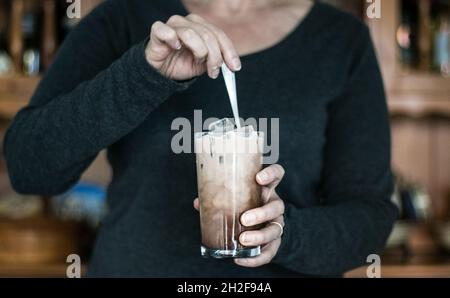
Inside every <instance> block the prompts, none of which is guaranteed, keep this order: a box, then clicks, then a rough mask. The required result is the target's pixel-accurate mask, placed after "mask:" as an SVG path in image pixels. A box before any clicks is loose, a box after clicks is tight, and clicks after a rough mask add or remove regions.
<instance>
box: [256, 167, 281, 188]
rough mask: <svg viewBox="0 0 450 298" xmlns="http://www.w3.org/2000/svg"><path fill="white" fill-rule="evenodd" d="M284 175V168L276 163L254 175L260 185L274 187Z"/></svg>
mask: <svg viewBox="0 0 450 298" xmlns="http://www.w3.org/2000/svg"><path fill="white" fill-rule="evenodd" d="M283 177H284V168H283V167H282V166H280V165H278V164H275V165H271V166H269V167H267V168H265V169H264V170H262V171H261V172H259V173H258V174H257V175H256V181H257V182H258V183H259V184H260V185H262V186H269V187H271V188H275V187H277V186H278V184H279V183H280V181H281V179H283Z"/></svg>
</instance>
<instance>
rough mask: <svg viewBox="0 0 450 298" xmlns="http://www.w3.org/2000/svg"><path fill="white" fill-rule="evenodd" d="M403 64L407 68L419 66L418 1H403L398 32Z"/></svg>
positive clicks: (397, 36) (397, 37)
mask: <svg viewBox="0 0 450 298" xmlns="http://www.w3.org/2000/svg"><path fill="white" fill-rule="evenodd" d="M396 39H397V44H398V46H399V48H400V60H401V63H402V64H403V65H404V66H405V67H407V68H416V67H417V64H418V58H419V53H418V52H419V51H418V5H417V1H411V0H402V1H401V24H400V26H399V27H398V29H397V32H396Z"/></svg>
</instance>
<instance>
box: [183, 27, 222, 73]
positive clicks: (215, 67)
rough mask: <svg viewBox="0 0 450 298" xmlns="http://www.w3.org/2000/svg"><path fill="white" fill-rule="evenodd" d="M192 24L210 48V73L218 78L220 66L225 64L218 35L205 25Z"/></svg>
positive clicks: (207, 65) (208, 67) (207, 62)
mask: <svg viewBox="0 0 450 298" xmlns="http://www.w3.org/2000/svg"><path fill="white" fill-rule="evenodd" d="M191 26H192V27H193V28H194V30H196V31H197V32H198V33H199V34H200V36H201V38H202V39H203V42H204V43H205V44H206V47H207V48H208V57H207V60H206V67H207V69H208V75H209V76H210V77H211V78H212V79H217V78H218V77H219V75H220V67H221V66H222V64H223V57H222V52H221V51H220V46H219V42H218V41H217V37H216V36H215V35H214V33H213V32H211V31H210V30H209V29H208V28H207V27H205V26H202V25H199V24H196V23H192V24H191Z"/></svg>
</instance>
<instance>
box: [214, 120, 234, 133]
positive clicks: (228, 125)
mask: <svg viewBox="0 0 450 298" xmlns="http://www.w3.org/2000/svg"><path fill="white" fill-rule="evenodd" d="M208 129H209V131H210V132H215V133H227V132H230V131H233V130H234V129H235V127H234V123H233V121H231V120H230V119H228V118H224V119H221V120H219V121H216V122H213V123H211V124H210V125H209V127H208Z"/></svg>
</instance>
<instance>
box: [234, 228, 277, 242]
mask: <svg viewBox="0 0 450 298" xmlns="http://www.w3.org/2000/svg"><path fill="white" fill-rule="evenodd" d="M280 234H281V231H280V227H279V226H278V225H275V224H268V225H267V226H266V227H265V228H263V229H261V230H257V231H247V232H244V233H242V234H241V235H240V236H239V242H240V243H241V244H242V245H244V246H258V245H263V244H267V243H269V242H272V241H274V240H276V239H278V238H279V237H280Z"/></svg>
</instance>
